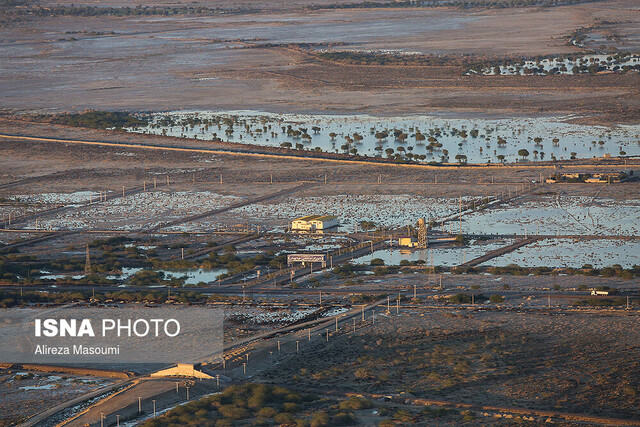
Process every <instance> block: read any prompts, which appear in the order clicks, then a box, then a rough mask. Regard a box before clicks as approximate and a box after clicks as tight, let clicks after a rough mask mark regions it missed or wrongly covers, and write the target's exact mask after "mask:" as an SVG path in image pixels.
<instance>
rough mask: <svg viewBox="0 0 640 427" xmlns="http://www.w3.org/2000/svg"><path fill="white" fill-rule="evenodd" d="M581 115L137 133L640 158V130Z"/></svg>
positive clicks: (305, 145) (155, 118)
mask: <svg viewBox="0 0 640 427" xmlns="http://www.w3.org/2000/svg"><path fill="white" fill-rule="evenodd" d="M574 118H575V117H572V116H567V117H509V118H486V119H483V118H475V117H453V118H449V117H441V116H436V115H433V116H429V115H422V116H403V117H377V116H370V115H322V114H319V115H302V114H273V113H266V112H259V111H231V112H211V111H199V112H168V113H155V114H153V115H152V122H151V124H150V125H148V126H146V127H141V128H136V129H129V131H131V132H138V133H151V134H157V135H162V134H164V135H169V136H178V137H185V138H197V139H200V140H213V139H215V138H216V137H217V138H220V139H222V140H224V141H229V142H238V143H246V144H256V145H263V146H278V147H279V146H286V147H290V148H298V149H300V150H322V151H324V152H332V153H346V152H349V153H352V154H360V155H366V156H379V157H389V156H396V155H398V156H400V158H404V159H412V160H417V161H421V162H433V161H435V162H441V161H445V162H451V163H455V162H457V161H464V160H465V158H456V156H466V161H468V162H472V163H487V162H491V163H500V162H501V161H506V162H515V161H517V160H519V159H523V158H526V159H528V160H534V161H535V160H553V159H554V158H555V159H558V160H562V159H569V158H571V157H573V156H575V157H576V158H593V157H602V156H603V155H605V154H610V155H611V156H618V155H640V144H639V143H638V140H639V139H640V126H638V125H617V126H613V127H605V126H595V125H580V124H574V123H569V121H570V120H571V119H574ZM394 131H395V134H394ZM385 133H386V136H383V135H384V134H385ZM522 149H525V150H527V151H528V152H529V154H528V156H524V157H523V156H521V155H519V154H518V152H519V151H520V150H522ZM423 156H424V157H423ZM499 156H500V157H499ZM503 156H504V157H503Z"/></svg>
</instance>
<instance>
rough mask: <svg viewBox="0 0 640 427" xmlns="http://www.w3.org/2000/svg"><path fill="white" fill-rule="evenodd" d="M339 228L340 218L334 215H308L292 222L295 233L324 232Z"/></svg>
mask: <svg viewBox="0 0 640 427" xmlns="http://www.w3.org/2000/svg"><path fill="white" fill-rule="evenodd" d="M337 226H338V217H337V216H334V215H307V216H303V217H302V218H297V219H294V220H293V221H292V222H291V230H293V231H309V232H315V231H323V230H326V229H328V228H332V227H337Z"/></svg>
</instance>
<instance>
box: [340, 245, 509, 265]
mask: <svg viewBox="0 0 640 427" xmlns="http://www.w3.org/2000/svg"><path fill="white" fill-rule="evenodd" d="M513 242H514V241H513V240H512V239H497V240H493V241H490V242H482V241H475V240H471V241H470V242H469V246H465V247H433V248H428V249H398V248H394V249H384V250H378V251H375V252H374V253H373V255H365V256H362V257H360V258H356V259H354V260H353V261H352V263H354V264H368V263H369V262H370V261H371V260H372V259H374V258H380V259H382V260H383V261H384V263H385V265H400V262H401V261H410V262H415V261H422V262H424V265H426V266H434V265H435V266H443V267H455V266H458V265H460V264H463V263H465V262H466V261H471V260H472V259H474V258H478V257H480V256H482V255H484V254H485V253H487V252H490V251H493V250H495V249H498V248H501V247H503V246H507V245H509V244H511V243H513Z"/></svg>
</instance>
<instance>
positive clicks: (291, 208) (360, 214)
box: [234, 194, 465, 233]
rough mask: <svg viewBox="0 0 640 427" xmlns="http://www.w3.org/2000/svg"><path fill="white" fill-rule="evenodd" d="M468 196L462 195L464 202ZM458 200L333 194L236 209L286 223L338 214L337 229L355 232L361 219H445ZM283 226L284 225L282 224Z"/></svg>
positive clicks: (384, 223)
mask: <svg viewBox="0 0 640 427" xmlns="http://www.w3.org/2000/svg"><path fill="white" fill-rule="evenodd" d="M464 200H465V198H463V201H464ZM458 201H459V199H450V198H436V197H422V196H414V195H409V194H399V195H376V196H372V195H346V194H345V195H331V196H322V197H300V198H289V199H287V200H285V201H283V202H281V203H269V204H255V205H249V206H244V207H242V208H238V209H234V212H238V213H240V214H241V215H242V216H243V217H247V218H251V219H253V220H256V221H257V220H261V221H265V220H267V219H268V218H272V219H273V220H275V221H276V223H277V222H280V223H281V224H287V223H288V222H290V221H291V220H292V219H293V218H298V217H301V216H305V215H310V214H314V213H321V214H326V215H336V216H338V218H339V223H340V225H339V227H338V230H337V231H344V232H349V233H351V232H354V231H356V229H358V230H361V228H360V227H359V224H360V222H362V221H369V222H373V223H374V225H375V226H376V227H391V228H396V227H403V226H406V225H407V224H411V225H414V224H415V222H416V220H417V218H421V217H425V218H426V219H427V220H431V219H437V218H443V217H445V216H447V215H450V214H452V213H455V210H456V209H457V206H458ZM281 227H282V226H281Z"/></svg>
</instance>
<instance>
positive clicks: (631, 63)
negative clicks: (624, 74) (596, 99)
mask: <svg viewBox="0 0 640 427" xmlns="http://www.w3.org/2000/svg"><path fill="white" fill-rule="evenodd" d="M632 69H634V70H640V56H639V55H628V54H620V55H584V56H579V57H568V58H564V57H557V58H545V59H540V60H527V61H521V62H511V63H508V64H501V65H496V66H493V67H487V68H482V69H481V70H479V71H478V70H473V69H472V70H471V71H469V72H468V73H467V75H470V74H483V75H486V76H499V75H502V76H514V75H521V76H526V75H531V74H536V75H550V74H561V75H562V74H582V73H594V72H603V71H628V70H632Z"/></svg>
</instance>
